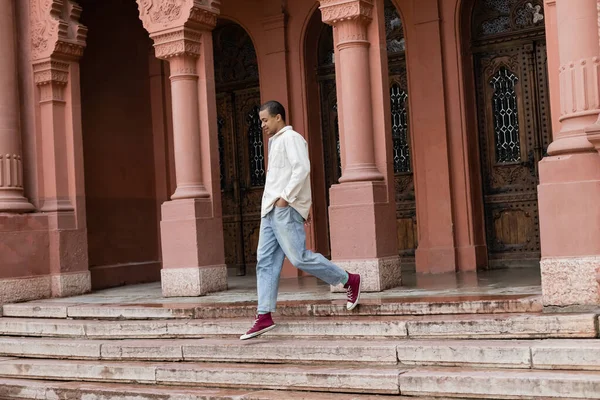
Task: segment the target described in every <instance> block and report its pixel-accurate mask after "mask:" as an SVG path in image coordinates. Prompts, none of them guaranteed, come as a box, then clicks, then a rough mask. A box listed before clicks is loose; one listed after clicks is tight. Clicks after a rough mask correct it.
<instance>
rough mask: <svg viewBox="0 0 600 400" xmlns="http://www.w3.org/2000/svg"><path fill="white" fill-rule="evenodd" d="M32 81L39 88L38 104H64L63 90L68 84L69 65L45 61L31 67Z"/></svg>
mask: <svg viewBox="0 0 600 400" xmlns="http://www.w3.org/2000/svg"><path fill="white" fill-rule="evenodd" d="M33 79H34V82H35V84H36V85H37V86H38V87H39V88H40V102H41V103H44V102H49V101H58V102H64V100H65V96H64V88H65V86H66V85H67V83H68V82H69V64H68V63H65V62H60V61H53V60H46V61H42V62H40V63H37V64H34V65H33Z"/></svg>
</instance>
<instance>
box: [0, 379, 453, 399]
mask: <svg viewBox="0 0 600 400" xmlns="http://www.w3.org/2000/svg"><path fill="white" fill-rule="evenodd" d="M126 396H127V397H126ZM0 398H2V399H4V398H6V399H14V400H57V399H85V400H124V399H135V400H208V399H210V400H282V399H285V400H386V399H392V398H393V399H394V400H402V399H413V400H414V399H415V398H414V397H405V396H398V395H395V396H392V397H390V396H387V395H368V394H350V393H344V394H339V393H318V392H296V391H278V390H242V389H210V388H197V387H196V388H191V387H173V386H161V385H127V384H118V383H90V382H56V381H34V380H21V379H0ZM419 399H420V400H434V399H433V398H431V397H419ZM435 400H448V399H446V398H440V397H436V398H435ZM452 400H460V399H457V398H452Z"/></svg>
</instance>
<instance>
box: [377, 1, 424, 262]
mask: <svg viewBox="0 0 600 400" xmlns="http://www.w3.org/2000/svg"><path fill="white" fill-rule="evenodd" d="M384 15H385V33H386V46H387V53H388V76H389V83H390V105H391V116H390V119H391V125H392V144H393V160H394V184H395V188H396V229H397V235H398V254H399V255H400V257H401V262H402V263H404V264H406V263H409V264H412V263H414V257H415V249H416V248H417V245H418V235H417V208H416V203H415V184H414V175H413V163H412V157H411V155H412V150H411V143H410V121H409V97H408V78H407V68H406V44H405V39H404V26H403V23H402V18H401V16H400V13H399V12H398V10H397V8H396V6H395V5H394V4H393V3H392V2H391V0H385V1H384Z"/></svg>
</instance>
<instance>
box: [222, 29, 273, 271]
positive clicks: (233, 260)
mask: <svg viewBox="0 0 600 400" xmlns="http://www.w3.org/2000/svg"><path fill="white" fill-rule="evenodd" d="M213 46H214V63H215V84H216V92H217V118H218V120H217V126H218V130H219V160H220V161H219V167H220V172H221V174H220V176H221V197H222V208H223V236H224V241H225V262H226V263H227V266H228V268H229V269H230V271H231V272H232V273H235V274H237V275H245V274H247V273H248V272H252V270H253V268H255V266H256V248H257V245H258V235H259V230H260V210H261V199H262V193H263V187H264V183H265V176H266V171H265V151H264V140H263V134H262V129H261V123H260V119H259V117H258V110H259V107H260V104H261V102H260V88H259V79H258V63H257V58H256V51H255V49H254V45H253V43H252V39H251V38H250V36H249V35H248V33H247V32H246V31H245V30H244V28H242V27H241V26H240V25H238V24H236V23H234V22H231V21H228V20H219V22H218V24H217V27H216V28H215V30H214V31H213Z"/></svg>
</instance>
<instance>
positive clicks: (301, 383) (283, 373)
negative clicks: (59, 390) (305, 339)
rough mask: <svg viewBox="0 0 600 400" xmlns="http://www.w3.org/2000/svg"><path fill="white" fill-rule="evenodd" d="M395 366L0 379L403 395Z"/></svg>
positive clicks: (127, 366)
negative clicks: (399, 387)
mask: <svg viewBox="0 0 600 400" xmlns="http://www.w3.org/2000/svg"><path fill="white" fill-rule="evenodd" d="M402 372H403V370H400V369H398V368H397V367H396V366H389V367H381V366H378V367H375V366H369V367H366V368H361V367H357V366H348V365H343V364H340V365H339V366H335V367H334V366H316V365H302V366H300V365H291V364H222V363H156V362H148V363H143V362H112V361H79V360H25V359H13V360H1V361H0V376H1V377H5V378H18V379H42V380H63V381H92V382H116V383H139V384H160V385H187V386H201V387H221V388H243V389H274V390H311V391H318V392H340V393H365V394H382V393H385V394H399V393H400V392H399V389H398V376H399V374H400V373H402Z"/></svg>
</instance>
